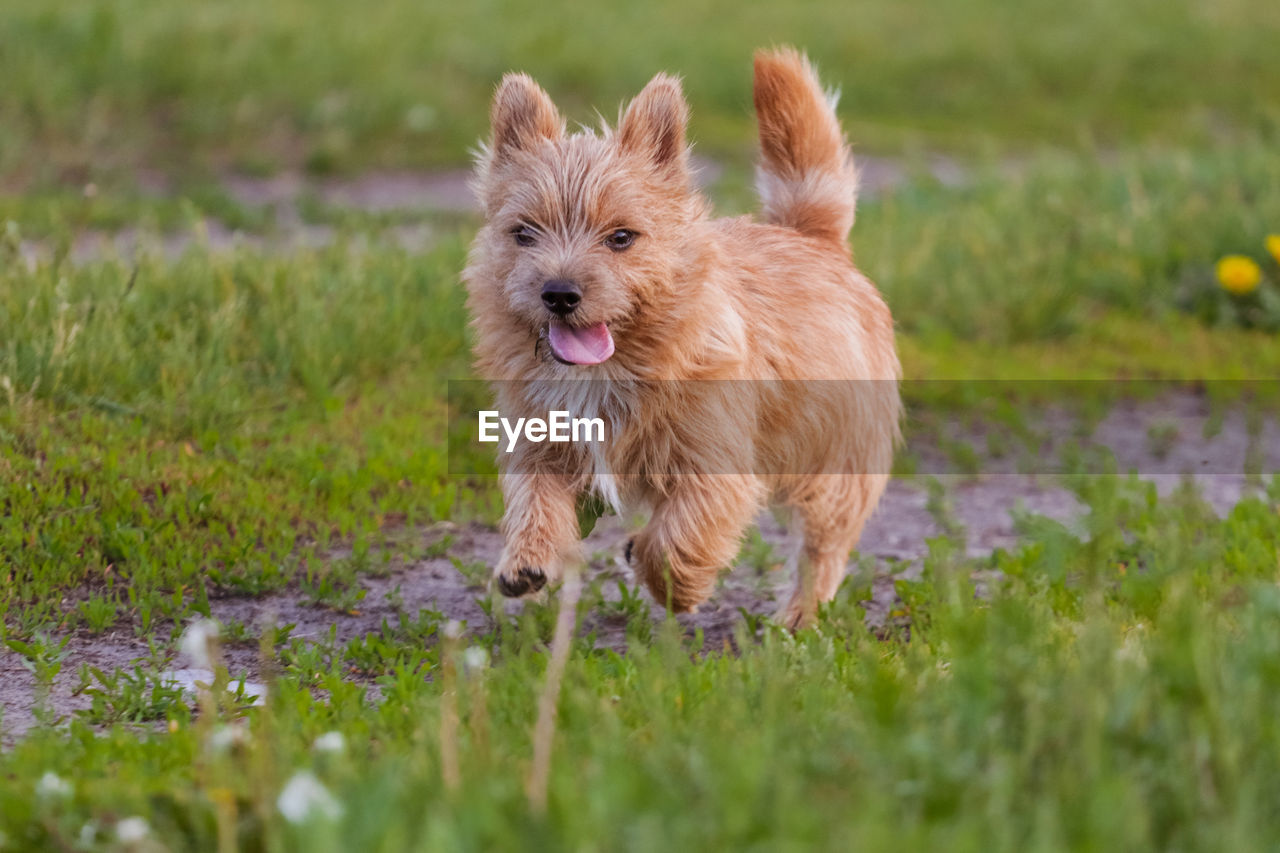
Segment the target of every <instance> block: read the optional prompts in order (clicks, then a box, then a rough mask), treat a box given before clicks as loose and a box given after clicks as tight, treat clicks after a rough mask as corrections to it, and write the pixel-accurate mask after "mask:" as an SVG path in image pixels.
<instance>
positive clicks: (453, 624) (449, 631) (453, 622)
mask: <svg viewBox="0 0 1280 853" xmlns="http://www.w3.org/2000/svg"><path fill="white" fill-rule="evenodd" d="M441 633H442V634H444V636H445V639H447V640H456V639H458V638H459V637H461V636H462V623H461V622H459V621H458V620H457V619H450V620H449V621H448V622H446V623H445V626H444V628H443V629H442V631H441Z"/></svg>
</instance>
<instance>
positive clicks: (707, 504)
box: [627, 474, 765, 612]
mask: <svg viewBox="0 0 1280 853" xmlns="http://www.w3.org/2000/svg"><path fill="white" fill-rule="evenodd" d="M764 496H765V489H764V487H763V486H762V484H761V483H760V482H759V481H758V480H757V479H756V478H755V477H754V476H751V475H749V474H710V475H708V474H687V475H683V476H680V477H676V478H673V481H672V485H671V491H670V493H669V494H667V495H666V497H665V498H664V499H663V500H662V501H661V502H660V503H658V504H657V505H656V506H655V507H654V511H653V517H652V518H651V519H650V520H649V523H648V524H647V525H645V527H644V529H643V530H641V531H640V532H639V533H637V534H636V536H635V538H634V539H632V541H631V542H630V543H628V545H627V561H628V562H629V563H631V565H633V566H634V567H635V569H636V575H637V576H638V577H639V578H640V580H642V581H643V582H644V584H645V586H647V587H648V588H649V591H650V593H652V595H653V597H654V599H655V600H656V601H657V602H658V603H659V604H663V605H668V606H670V608H671V609H672V610H674V611H676V612H684V611H688V610H692V609H693V608H694V607H695V606H697V605H698V604H699V603H701V602H703V601H705V600H706V599H707V597H708V596H710V595H711V592H712V590H713V589H714V588H715V582H716V576H717V574H719V572H720V570H721V569H724V568H727V567H728V566H729V565H731V564H732V562H733V558H734V557H735V556H737V553H738V548H739V545H740V544H741V541H742V531H743V530H744V529H746V527H747V525H748V524H750V523H751V520H752V519H753V518H754V517H755V515H756V513H757V512H758V511H759V510H760V507H761V505H762V503H763V501H764Z"/></svg>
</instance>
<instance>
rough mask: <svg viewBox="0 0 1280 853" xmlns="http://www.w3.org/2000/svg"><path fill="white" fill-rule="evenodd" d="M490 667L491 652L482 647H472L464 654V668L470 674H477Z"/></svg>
mask: <svg viewBox="0 0 1280 853" xmlns="http://www.w3.org/2000/svg"><path fill="white" fill-rule="evenodd" d="M488 665H489V651H488V649H485V648H483V647H481V646H471V647H470V648H468V649H467V650H466V651H465V652H463V653H462V668H463V669H464V670H465V671H466V672H467V673H468V674H471V673H477V672H480V671H481V670H483V669H484V668H485V667H486V666H488Z"/></svg>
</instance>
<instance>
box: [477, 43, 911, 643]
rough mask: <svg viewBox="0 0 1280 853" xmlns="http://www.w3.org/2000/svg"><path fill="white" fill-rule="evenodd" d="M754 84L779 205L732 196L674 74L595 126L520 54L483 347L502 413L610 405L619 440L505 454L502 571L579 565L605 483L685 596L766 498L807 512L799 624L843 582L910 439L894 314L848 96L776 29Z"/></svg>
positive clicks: (498, 186) (506, 109) (763, 158)
mask: <svg viewBox="0 0 1280 853" xmlns="http://www.w3.org/2000/svg"><path fill="white" fill-rule="evenodd" d="M754 104H755V111H756V116H757V121H758V124H759V137H760V139H759V141H760V162H759V165H758V176H757V187H758V191H759V195H760V198H761V201H762V213H761V216H760V220H762V221H755V220H753V219H752V218H751V217H738V218H719V219H717V218H713V217H712V216H711V213H710V210H709V206H708V204H707V202H706V200H705V199H704V198H703V196H702V195H701V194H700V193H699V191H698V189H697V188H696V186H695V183H694V178H693V172H692V169H691V164H690V153H689V146H688V143H687V142H686V138H685V129H686V124H687V121H688V117H689V108H688V106H687V104H686V102H685V99H684V96H683V92H682V90H681V85H680V81H679V80H678V79H677V78H675V77H672V76H670V75H667V74H658V75H657V76H655V77H654V78H653V79H652V80H651V81H650V82H649V83H648V84H647V85H646V86H645V87H644V89H643V90H642V91H641V92H640V94H639V95H638V96H636V98H635V99H634V100H632V101H631V102H630V104H628V105H627V106H626V107H625V109H624V110H622V111H621V113H620V118H619V120H618V123H617V125H616V127H610V126H609V125H607V124H605V123H604V122H602V125H603V126H602V128H601V129H600V130H599V131H598V132H596V131H593V130H591V129H587V128H583V129H581V130H578V131H576V132H567V131H566V128H565V123H564V121H563V119H562V118H561V117H560V114H559V113H558V112H557V110H556V107H555V105H554V104H553V103H552V101H551V99H550V98H549V97H548V96H547V94H546V92H544V91H543V90H542V89H541V88H540V87H539V86H538V85H537V84H536V83H535V82H534V81H533V80H532V79H531V78H530V77H528V76H527V75H524V74H519V73H511V74H508V75H506V76H505V77H504V78H503V79H502V81H501V83H500V84H499V86H498V88H497V91H496V93H495V96H494V100H493V105H492V109H491V114H490V120H491V135H490V137H489V138H488V140H487V141H485V142H483V143H482V144H481V146H480V147H479V149H478V151H477V160H476V172H475V179H474V188H475V191H476V195H477V196H478V198H479V201H480V204H481V207H482V211H483V215H484V222H483V225H482V227H481V228H480V230H479V232H478V233H477V235H476V237H475V240H474V243H473V244H472V246H471V249H470V253H469V255H468V259H467V266H466V269H465V271H464V272H463V279H464V281H465V283H466V286H467V291H468V297H467V304H468V308H469V311H470V315H471V324H472V330H473V339H474V352H475V356H476V368H477V371H478V373H479V375H480V376H482V377H484V378H485V379H487V380H491V381H492V384H493V386H494V389H495V394H496V396H497V398H498V403H499V406H500V407H501V408H502V409H503V410H504V414H505V412H507V411H509V412H512V413H513V414H515V415H518V416H526V415H527V416H533V415H536V414H539V413H543V414H545V412H546V411H547V409H548V406H553V405H560V406H567V407H570V408H573V409H574V410H576V411H577V412H578V413H582V412H590V413H591V414H593V415H598V416H601V417H604V418H605V419H606V421H607V422H608V423H609V424H610V426H611V434H610V437H609V441H608V443H607V446H604V447H601V446H599V445H591V446H587V445H583V444H574V443H551V442H541V443H531V442H524V443H523V444H521V445H520V447H518V448H516V449H515V450H514V451H513V452H512V453H511V454H510V455H509V458H505V459H503V460H502V461H501V488H502V494H503V499H504V505H505V512H504V516H503V519H502V524H501V528H502V532H503V534H504V537H505V544H504V550H503V552H502V555H501V557H500V559H499V562H498V564H497V565H496V567H495V571H494V582H495V583H496V586H497V588H498V589H499V590H500V591H501V592H502V593H503V594H505V595H507V596H511V597H517V596H521V595H525V594H529V593H532V592H536V591H537V590H539V589H541V588H542V587H543V586H544V585H545V584H547V583H548V582H555V581H557V580H558V579H559V578H561V577H562V576H563V573H564V572H565V571H566V570H574V569H575V567H576V566H578V565H581V560H582V555H581V545H580V533H579V518H578V511H577V509H578V507H579V506H580V503H579V502H580V500H581V499H582V498H583V497H584V495H598V496H600V497H601V498H603V499H604V500H606V501H607V502H608V503H611V504H613V505H614V506H615V507H629V508H631V507H635V508H647V509H648V510H649V512H650V515H649V520H648V522H647V523H646V524H645V526H644V527H643V529H641V530H640V531H639V532H638V533H636V535H635V536H634V538H633V539H632V540H631V541H630V542H629V543H628V544H627V548H626V552H627V553H626V557H627V560H628V562H629V563H630V564H631V566H632V567H633V568H634V571H635V573H636V576H637V577H638V578H639V579H640V580H641V581H642V582H643V583H644V584H645V585H646V586H647V587H648V589H649V590H650V592H651V593H652V595H653V596H654V598H655V599H656V600H657V601H659V602H662V603H665V604H666V605H667V606H668V607H669V608H671V609H672V610H674V611H688V610H691V609H693V608H695V607H696V606H697V605H698V604H699V603H700V602H702V601H704V600H706V599H707V598H708V597H709V596H710V594H711V592H712V591H713V589H714V587H715V583H716V580H717V577H718V575H719V573H720V572H721V570H723V569H726V568H728V567H729V566H731V564H732V562H733V560H734V558H735V556H736V554H737V553H738V549H739V547H740V543H741V539H742V536H743V533H744V531H745V530H746V529H747V527H748V526H749V525H750V524H751V523H752V522H753V521H754V519H755V518H756V517H757V515H758V514H759V512H760V511H761V509H762V508H763V507H764V506H766V505H767V504H768V503H769V502H770V501H773V502H774V503H776V504H781V505H782V506H784V507H789V508H791V512H792V515H793V517H794V518H796V519H797V520H798V521H799V522H800V524H801V526H802V535H803V545H802V546H801V548H800V553H799V555H798V560H797V580H796V583H795V589H794V592H793V593H792V594H791V596H790V599H789V600H788V601H787V602H786V604H785V605H784V607H783V608H782V610H781V611H780V613H779V617H780V618H781V619H782V620H783V621H784V622H785V623H786V624H787V625H789V626H790V627H792V628H793V629H794V628H798V627H800V626H803V625H805V624H808V623H810V622H811V621H812V620H813V619H814V617H815V615H816V613H817V609H818V605H819V603H820V602H826V601H829V600H830V599H832V598H833V597H834V596H835V594H836V590H837V588H838V587H839V585H840V583H841V581H842V579H843V577H844V573H845V568H846V563H847V561H848V559H849V555H850V552H851V551H852V550H853V548H854V547H855V546H856V544H857V542H858V539H859V537H860V536H861V533H862V529H863V525H864V524H865V522H866V520H867V518H868V516H869V515H870V514H871V512H872V511H873V510H874V509H875V507H876V504H877V503H878V501H879V500H880V496H881V494H882V493H883V491H884V489H885V486H886V484H887V482H888V478H889V471H890V466H891V463H892V459H893V453H894V449H895V447H896V445H897V443H898V441H899V420H900V417H901V404H900V400H899V393H898V381H899V379H900V375H901V369H900V366H899V362H898V357H897V353H896V349H895V343H894V329H893V320H892V318H891V316H890V313H889V309H888V307H887V306H886V304H885V302H884V300H883V299H882V298H881V296H880V294H879V292H878V291H877V290H876V288H875V286H874V285H873V284H872V283H871V281H869V280H868V279H867V277H866V276H864V275H863V274H862V273H861V272H859V271H858V270H857V268H856V267H855V266H854V265H853V262H852V256H851V252H850V248H849V245H848V233H849V230H850V228H851V227H852V225H853V222H854V211H855V206H856V196H857V172H856V169H855V166H854V163H853V160H852V156H851V153H850V151H849V147H848V144H847V142H846V140H845V137H844V134H843V131H842V130H841V127H840V124H839V122H838V120H837V118H836V114H835V96H834V95H828V94H826V93H825V92H824V90H823V89H822V87H821V85H820V83H819V81H818V78H817V75H816V72H815V71H814V69H813V67H812V65H811V64H810V63H809V61H808V60H807V58H806V57H804V55H803V54H800V53H798V52H796V51H795V50H793V49H789V48H782V49H775V50H769V51H761V52H758V53H757V54H756V56H755V86H754ZM833 380H834V381H833ZM851 389H856V390H851Z"/></svg>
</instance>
